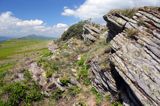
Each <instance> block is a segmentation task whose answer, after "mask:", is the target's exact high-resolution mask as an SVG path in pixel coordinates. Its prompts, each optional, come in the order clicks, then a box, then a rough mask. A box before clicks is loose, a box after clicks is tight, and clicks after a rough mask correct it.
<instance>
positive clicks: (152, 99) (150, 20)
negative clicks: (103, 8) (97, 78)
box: [105, 9, 160, 106]
mask: <svg viewBox="0 0 160 106" xmlns="http://www.w3.org/2000/svg"><path fill="white" fill-rule="evenodd" d="M105 19H106V21H107V22H108V23H109V24H108V25H110V24H111V23H112V27H114V26H115V27H117V28H119V29H120V30H117V31H115V32H117V33H118V34H117V35H115V37H114V38H113V39H112V40H111V42H110V43H111V46H112V49H113V50H114V53H112V54H111V57H110V61H111V62H112V64H113V65H114V67H115V70H113V71H117V72H118V74H119V75H120V77H121V78H122V79H123V80H124V82H125V83H126V84H127V85H128V87H129V88H130V90H131V91H132V92H133V94H134V96H133V95H129V96H128V97H129V98H130V100H131V101H132V102H134V100H133V99H134V97H136V99H137V100H138V101H139V102H140V103H142V105H152V106H153V105H154V106H158V105H160V11H158V10H155V9H148V10H145V9H140V10H138V11H137V12H136V13H135V15H134V16H133V18H132V19H129V18H127V17H124V16H122V15H120V14H119V15H110V16H108V15H106V16H105ZM112 21H113V22H112ZM110 22H111V23H110ZM127 29H128V30H130V31H133V30H136V31H137V33H135V34H134V35H133V36H134V37H135V38H136V39H131V38H129V36H130V35H129V34H131V33H128V32H127V31H128V30H127ZM133 104H135V103H133Z"/></svg>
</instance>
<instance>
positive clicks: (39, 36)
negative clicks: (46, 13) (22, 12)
mask: <svg viewBox="0 0 160 106" xmlns="http://www.w3.org/2000/svg"><path fill="white" fill-rule="evenodd" d="M18 39H34V40H35V39H36V40H52V39H56V38H54V37H45V36H41V35H34V34H33V35H27V36H24V37H21V38H18Z"/></svg>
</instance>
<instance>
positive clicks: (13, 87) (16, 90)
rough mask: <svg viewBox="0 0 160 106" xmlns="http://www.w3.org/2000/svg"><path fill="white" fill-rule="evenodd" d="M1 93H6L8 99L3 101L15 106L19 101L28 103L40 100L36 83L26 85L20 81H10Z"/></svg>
mask: <svg viewBox="0 0 160 106" xmlns="http://www.w3.org/2000/svg"><path fill="white" fill-rule="evenodd" d="M3 94H8V97H9V98H8V100H7V102H6V103H5V104H6V105H9V106H17V105H18V104H20V103H21V102H23V103H25V104H30V103H31V102H32V101H38V100H41V99H42V97H43V95H42V94H41V92H40V90H39V87H38V86H37V85H35V84H34V85H32V86H31V85H27V84H22V83H18V82H17V83H11V84H8V85H6V86H5V87H4V88H3Z"/></svg>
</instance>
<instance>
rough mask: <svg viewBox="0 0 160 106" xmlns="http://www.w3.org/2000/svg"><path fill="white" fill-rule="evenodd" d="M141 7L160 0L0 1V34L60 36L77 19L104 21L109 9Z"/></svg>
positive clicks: (159, 3) (157, 3) (154, 3)
mask: <svg viewBox="0 0 160 106" xmlns="http://www.w3.org/2000/svg"><path fill="white" fill-rule="evenodd" d="M141 6H160V0H0V36H10V37H21V36H26V35H30V34H36V35H42V36H50V37H60V36H61V34H62V33H63V32H64V31H65V30H67V28H68V27H69V26H71V25H72V24H74V23H76V22H78V21H80V20H85V19H89V18H92V20H93V21H94V22H97V23H105V22H104V21H103V18H102V17H103V15H105V14H106V13H107V12H108V11H110V10H111V9H123V8H133V7H141Z"/></svg>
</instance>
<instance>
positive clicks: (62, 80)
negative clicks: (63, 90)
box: [60, 76, 70, 86]
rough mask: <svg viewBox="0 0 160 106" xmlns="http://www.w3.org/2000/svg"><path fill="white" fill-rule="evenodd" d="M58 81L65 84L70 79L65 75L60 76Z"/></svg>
mask: <svg viewBox="0 0 160 106" xmlns="http://www.w3.org/2000/svg"><path fill="white" fill-rule="evenodd" d="M60 82H61V83H62V84H63V85H64V86H67V85H68V83H70V79H69V78H68V77H67V76H64V77H61V78H60Z"/></svg>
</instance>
